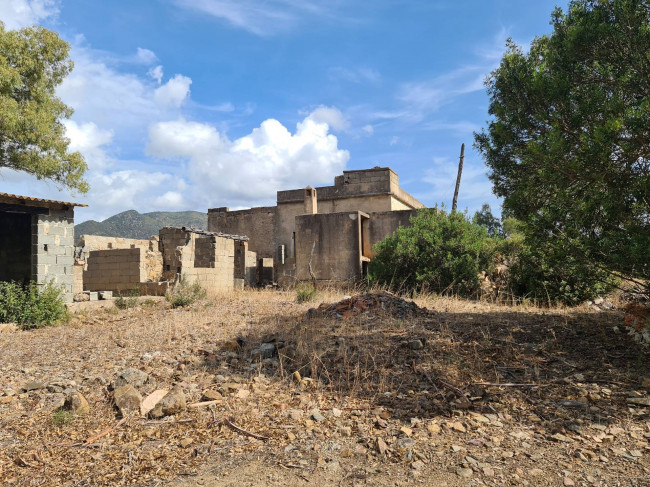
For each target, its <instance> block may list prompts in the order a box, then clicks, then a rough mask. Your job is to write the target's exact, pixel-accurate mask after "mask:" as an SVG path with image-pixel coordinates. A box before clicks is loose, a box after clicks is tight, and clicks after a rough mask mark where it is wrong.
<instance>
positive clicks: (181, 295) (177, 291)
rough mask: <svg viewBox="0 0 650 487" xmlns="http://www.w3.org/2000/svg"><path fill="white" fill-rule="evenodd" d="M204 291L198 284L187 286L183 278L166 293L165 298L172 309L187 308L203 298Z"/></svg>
mask: <svg viewBox="0 0 650 487" xmlns="http://www.w3.org/2000/svg"><path fill="white" fill-rule="evenodd" d="M205 296H206V291H205V289H203V288H202V287H201V285H200V284H199V283H198V282H196V281H195V282H194V283H192V284H188V283H187V281H186V280H185V279H184V278H181V280H180V281H179V282H178V283H177V284H176V286H174V288H173V289H172V290H171V291H169V292H167V294H166V295H165V298H166V299H167V301H169V302H170V303H171V305H172V307H174V308H179V307H181V306H189V305H190V304H193V303H194V302H196V301H198V300H200V299H203V298H205Z"/></svg>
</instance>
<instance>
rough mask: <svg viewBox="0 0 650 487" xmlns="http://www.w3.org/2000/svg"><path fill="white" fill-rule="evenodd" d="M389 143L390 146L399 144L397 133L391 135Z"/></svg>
mask: <svg viewBox="0 0 650 487" xmlns="http://www.w3.org/2000/svg"><path fill="white" fill-rule="evenodd" d="M389 144H390V146H391V147H392V146H394V145H397V144H399V137H398V136H397V135H393V136H392V137H391V139H390V142H389Z"/></svg>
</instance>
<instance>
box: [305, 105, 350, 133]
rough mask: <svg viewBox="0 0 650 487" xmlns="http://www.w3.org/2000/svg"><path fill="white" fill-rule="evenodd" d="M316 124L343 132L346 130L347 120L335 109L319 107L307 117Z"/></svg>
mask: <svg viewBox="0 0 650 487" xmlns="http://www.w3.org/2000/svg"><path fill="white" fill-rule="evenodd" d="M308 118H309V119H310V120H313V121H314V122H316V123H321V124H327V125H329V126H330V127H331V128H332V129H334V130H345V129H347V128H348V125H349V124H348V120H347V119H346V118H345V117H344V116H343V114H342V113H341V111H340V110H339V109H337V108H332V107H326V106H320V107H318V108H316V109H315V110H314V111H313V112H311V113H310V114H309V116H308Z"/></svg>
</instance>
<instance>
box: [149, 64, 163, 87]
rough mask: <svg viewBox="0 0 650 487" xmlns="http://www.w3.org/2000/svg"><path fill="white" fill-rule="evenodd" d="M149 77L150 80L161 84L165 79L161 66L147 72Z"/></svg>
mask: <svg viewBox="0 0 650 487" xmlns="http://www.w3.org/2000/svg"><path fill="white" fill-rule="evenodd" d="M147 75H149V77H150V78H152V79H154V80H156V81H157V82H158V84H160V83H161V82H162V77H163V67H162V66H161V65H158V66H155V67H153V68H151V69H150V70H149V71H147Z"/></svg>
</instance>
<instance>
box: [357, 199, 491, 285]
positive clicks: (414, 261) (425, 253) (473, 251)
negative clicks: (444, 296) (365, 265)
mask: <svg viewBox="0 0 650 487" xmlns="http://www.w3.org/2000/svg"><path fill="white" fill-rule="evenodd" d="M374 250H375V257H374V258H373V259H372V261H371V262H370V268H369V280H370V282H371V283H377V284H380V285H387V286H389V287H390V288H392V289H394V290H416V289H423V290H427V291H433V292H438V293H453V294H458V295H461V296H473V295H477V294H478V292H479V290H480V281H479V273H481V272H486V273H489V272H490V271H491V269H492V268H493V267H494V256H495V252H496V240H495V239H492V238H490V237H488V234H487V231H486V230H485V228H483V227H481V226H479V225H475V224H473V223H471V222H470V221H468V220H467V218H466V216H465V215H464V214H462V213H457V212H452V213H446V212H444V211H440V210H438V209H437V208H434V209H423V210H420V211H419V212H418V214H417V215H416V216H414V217H412V218H411V220H410V226H405V227H399V228H398V229H397V230H396V231H395V233H394V234H393V235H392V236H389V237H388V238H386V240H384V241H383V242H380V243H378V244H377V245H376V246H375V248H374Z"/></svg>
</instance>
